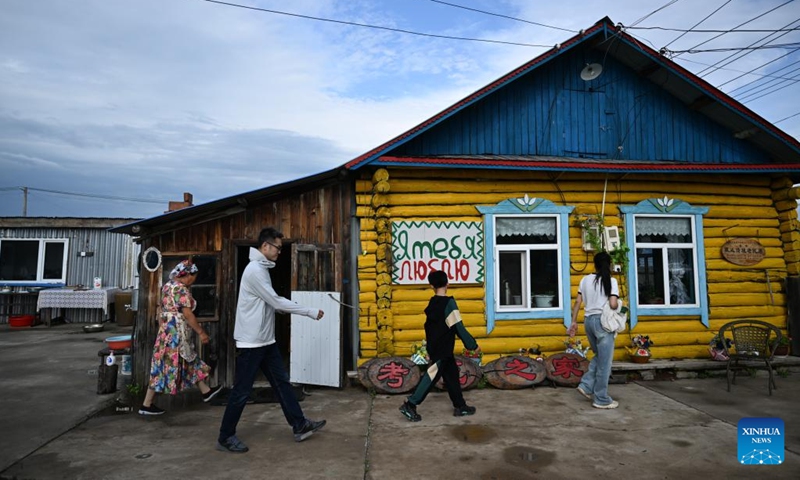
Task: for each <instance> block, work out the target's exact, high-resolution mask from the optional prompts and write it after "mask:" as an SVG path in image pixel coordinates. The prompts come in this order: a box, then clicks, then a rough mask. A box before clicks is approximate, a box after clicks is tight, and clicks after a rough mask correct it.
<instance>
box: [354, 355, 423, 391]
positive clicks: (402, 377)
mask: <svg viewBox="0 0 800 480" xmlns="http://www.w3.org/2000/svg"><path fill="white" fill-rule="evenodd" d="M358 372H359V379H360V380H361V383H362V384H363V385H364V386H365V387H367V388H370V387H372V388H374V389H375V391H377V392H378V393H406V392H409V391H411V390H412V389H414V388H415V387H416V386H417V384H418V383H419V377H420V372H419V367H418V366H417V364H416V363H414V362H412V361H411V360H409V359H408V358H404V357H380V358H373V359H372V360H370V361H368V362H366V363H365V364H363V365H362V366H361V367H359V368H358Z"/></svg>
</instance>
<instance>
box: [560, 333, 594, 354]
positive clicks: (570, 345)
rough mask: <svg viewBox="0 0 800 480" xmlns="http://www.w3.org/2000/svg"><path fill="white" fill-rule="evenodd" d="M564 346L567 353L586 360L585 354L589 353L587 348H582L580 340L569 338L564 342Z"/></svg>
mask: <svg viewBox="0 0 800 480" xmlns="http://www.w3.org/2000/svg"><path fill="white" fill-rule="evenodd" d="M564 346H565V347H567V349H566V352H567V353H575V354H577V355H580V356H581V357H584V358H586V352H588V351H589V347H584V346H583V344H582V343H581V341H580V339H579V338H575V337H569V338H567V339H566V340H564Z"/></svg>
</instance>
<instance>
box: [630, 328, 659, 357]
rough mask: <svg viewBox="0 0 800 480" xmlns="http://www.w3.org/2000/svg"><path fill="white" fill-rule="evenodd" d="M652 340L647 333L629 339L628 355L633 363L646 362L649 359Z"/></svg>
mask: <svg viewBox="0 0 800 480" xmlns="http://www.w3.org/2000/svg"><path fill="white" fill-rule="evenodd" d="M652 345H654V342H653V341H652V340H650V336H649V335H636V336H635V337H633V338H632V339H631V348H629V349H628V355H629V356H630V357H631V361H632V362H634V363H647V362H648V361H649V360H650V347H651V346H652Z"/></svg>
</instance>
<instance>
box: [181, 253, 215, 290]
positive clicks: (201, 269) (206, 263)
mask: <svg viewBox="0 0 800 480" xmlns="http://www.w3.org/2000/svg"><path fill="white" fill-rule="evenodd" d="M192 262H194V264H195V265H197V280H195V281H194V284H195V285H216V284H217V258H216V257H212V256H209V255H195V256H193V257H192ZM172 268H175V265H173V266H172Z"/></svg>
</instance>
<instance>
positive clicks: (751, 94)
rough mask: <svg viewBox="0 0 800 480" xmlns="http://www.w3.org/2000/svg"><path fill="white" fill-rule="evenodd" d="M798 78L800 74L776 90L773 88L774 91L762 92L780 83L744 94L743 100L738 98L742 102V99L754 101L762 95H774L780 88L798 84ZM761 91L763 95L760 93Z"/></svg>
mask: <svg viewBox="0 0 800 480" xmlns="http://www.w3.org/2000/svg"><path fill="white" fill-rule="evenodd" d="M798 79H800V76H798V77H795V78H794V79H793V80H794V81H787V82H784V83H785V85H784V86H782V87H779V88H775V89H774V90H772V91H769V92H766V93H762V92H764V91H765V90H769V88H774V87H777V86H778V85H773V86H772V87H769V88H767V89H765V90H760V91H758V92H753V93H750V94H748V95H744V96H743V97H741V100H740V99H737V100H738V101H739V102H742V101H747V102H752V101H754V100H758V99H759V98H761V97H766V96H767V95H772V94H773V93H775V92H778V91H780V90H783V89H784V88H787V87H791V86H793V85H795V84H797V81H798ZM759 93H761V95H758V94H759ZM753 95H758V96H757V97H753ZM747 97H752V98H747Z"/></svg>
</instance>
